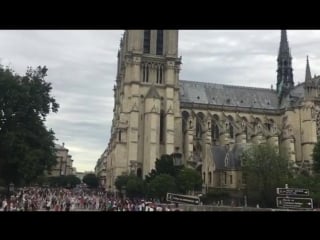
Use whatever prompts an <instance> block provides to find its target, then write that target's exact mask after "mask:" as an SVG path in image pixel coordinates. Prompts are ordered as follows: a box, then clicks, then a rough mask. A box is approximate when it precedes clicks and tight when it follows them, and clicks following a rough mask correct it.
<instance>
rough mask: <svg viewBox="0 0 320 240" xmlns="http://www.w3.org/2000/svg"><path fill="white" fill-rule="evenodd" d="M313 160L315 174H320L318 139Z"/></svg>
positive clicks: (319, 145) (319, 144) (319, 140)
mask: <svg viewBox="0 0 320 240" xmlns="http://www.w3.org/2000/svg"><path fill="white" fill-rule="evenodd" d="M312 158H313V170H314V172H316V173H320V138H318V141H317V143H316V145H315V146H314V148H313V153H312Z"/></svg>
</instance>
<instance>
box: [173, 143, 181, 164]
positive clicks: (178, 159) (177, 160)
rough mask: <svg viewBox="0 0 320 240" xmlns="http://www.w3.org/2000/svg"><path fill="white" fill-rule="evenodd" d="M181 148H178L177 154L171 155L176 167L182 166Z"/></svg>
mask: <svg viewBox="0 0 320 240" xmlns="http://www.w3.org/2000/svg"><path fill="white" fill-rule="evenodd" d="M178 151H179V147H176V149H175V152H174V153H172V154H171V156H172V158H173V165H174V166H182V165H183V164H182V153H179V152H178Z"/></svg>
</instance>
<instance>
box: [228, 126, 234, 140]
mask: <svg viewBox="0 0 320 240" xmlns="http://www.w3.org/2000/svg"><path fill="white" fill-rule="evenodd" d="M229 134H230V138H233V137H234V133H233V126H232V124H231V123H230V124H229Z"/></svg>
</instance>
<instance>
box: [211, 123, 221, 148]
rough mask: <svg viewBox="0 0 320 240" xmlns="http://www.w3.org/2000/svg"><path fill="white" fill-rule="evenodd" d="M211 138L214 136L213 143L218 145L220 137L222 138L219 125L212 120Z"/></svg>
mask: <svg viewBox="0 0 320 240" xmlns="http://www.w3.org/2000/svg"><path fill="white" fill-rule="evenodd" d="M211 136H212V141H213V143H216V142H217V141H219V136H220V132H219V127H218V124H217V123H216V122H214V121H213V120H212V127H211Z"/></svg>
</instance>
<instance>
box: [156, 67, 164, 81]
mask: <svg viewBox="0 0 320 240" xmlns="http://www.w3.org/2000/svg"><path fill="white" fill-rule="evenodd" d="M162 82H163V66H162V65H158V66H157V83H159V84H161V83H162Z"/></svg>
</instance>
